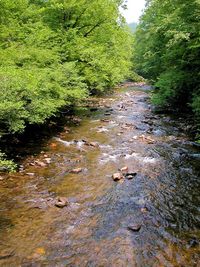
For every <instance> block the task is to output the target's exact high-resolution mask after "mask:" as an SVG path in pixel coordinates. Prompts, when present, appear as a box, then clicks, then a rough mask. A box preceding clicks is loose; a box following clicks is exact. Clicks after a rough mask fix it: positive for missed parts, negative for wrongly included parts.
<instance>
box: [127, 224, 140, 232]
mask: <svg viewBox="0 0 200 267" xmlns="http://www.w3.org/2000/svg"><path fill="white" fill-rule="evenodd" d="M141 227H142V225H141V224H131V225H129V226H128V227H127V228H128V230H130V231H133V232H139V231H140V229H141Z"/></svg>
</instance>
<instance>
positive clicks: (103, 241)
mask: <svg viewBox="0 0 200 267" xmlns="http://www.w3.org/2000/svg"><path fill="white" fill-rule="evenodd" d="M149 92H150V90H149V88H148V87H147V86H141V87H137V86H132V85H131V84H127V85H125V86H124V87H123V88H121V89H119V90H117V91H116V92H115V93H114V94H113V95H111V96H107V97H104V98H99V99H98V101H97V102H95V103H96V106H97V107H93V108H88V110H85V111H84V115H83V116H82V121H81V123H80V125H78V126H77V125H76V126H75V125H74V126H71V127H68V126H67V127H65V128H64V129H63V131H62V132H60V133H57V134H55V136H53V137H52V138H50V139H48V140H45V141H44V142H43V143H42V144H41V143H40V144H39V143H37V139H36V140H35V143H34V142H33V140H32V141H30V145H31V146H32V147H33V148H34V149H35V151H37V153H35V154H33V155H32V156H28V157H26V159H25V160H24V161H23V166H24V169H21V171H20V172H19V173H16V174H10V175H5V176H2V177H1V180H0V266H5V267H6V266H13V267H16V266H23V267H25V266H27V267H28V266H49V267H56V266H58V267H64V266H71V267H78V266H80V267H84V266H88V267H89V266H91V267H92V266H99V267H100V266H102V267H104V266H105V267H111V266H113V267H115V266H131V267H133V266H138V267H151V266H155V267H157V266H167V267H169V266H184V267H192V266H200V246H199V240H200V228H199V225H200V207H199V204H200V194H199V189H200V180H199V173H200V148H199V146H198V144H195V143H194V142H192V141H190V140H189V138H188V137H187V135H186V134H185V132H184V131H183V128H184V124H183V123H181V122H180V121H177V120H176V119H173V118H170V117H169V116H166V115H165V116H164V115H155V114H154V113H153V112H152V110H151V109H152V107H151V106H150V104H149V101H148V98H149ZM90 142H95V143H90ZM38 146H39V147H38ZM34 149H33V150H34ZM43 163H45V164H43ZM124 166H127V167H128V169H129V172H130V173H133V172H134V173H137V175H135V176H134V177H132V178H133V179H130V180H129V179H122V180H120V181H119V182H115V181H113V179H112V174H113V173H116V172H118V169H120V168H122V167H124ZM74 168H76V169H77V168H81V172H79V173H72V172H71V170H72V169H74ZM58 196H60V197H67V199H68V201H69V204H68V205H67V206H66V207H64V208H58V207H56V206H55V201H56V198H57V197H58ZM135 224H137V226H136V228H138V229H135V231H134V229H132V230H131V229H130V228H131V226H132V225H135Z"/></svg>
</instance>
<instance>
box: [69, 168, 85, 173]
mask: <svg viewBox="0 0 200 267" xmlns="http://www.w3.org/2000/svg"><path fill="white" fill-rule="evenodd" d="M82 171H83V169H82V168H76V169H73V170H71V171H70V172H71V173H76V174H77V173H80V172H82Z"/></svg>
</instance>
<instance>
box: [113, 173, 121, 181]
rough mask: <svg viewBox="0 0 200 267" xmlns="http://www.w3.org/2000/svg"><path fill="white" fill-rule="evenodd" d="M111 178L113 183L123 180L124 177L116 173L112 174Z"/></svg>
mask: <svg viewBox="0 0 200 267" xmlns="http://www.w3.org/2000/svg"><path fill="white" fill-rule="evenodd" d="M112 178H113V180H114V181H120V180H122V179H124V176H123V175H122V173H120V172H117V173H114V174H113V175H112Z"/></svg>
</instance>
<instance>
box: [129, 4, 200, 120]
mask: <svg viewBox="0 0 200 267" xmlns="http://www.w3.org/2000/svg"><path fill="white" fill-rule="evenodd" d="M134 63H135V68H136V70H137V71H138V73H139V74H141V75H142V76H143V77H145V78H148V79H150V80H152V81H153V82H154V83H155V85H156V87H157V88H158V91H157V93H156V94H155V96H154V103H156V104H158V105H160V106H163V107H169V106H172V107H192V109H193V111H194V113H195V114H196V116H197V118H199V119H200V86H199V84H200V83H199V80H200V1H199V0H174V1H171V0H162V1H160V0H148V1H147V3H146V10H145V12H144V14H143V16H142V18H141V21H140V24H139V26H138V28H137V31H136V36H135V51H134Z"/></svg>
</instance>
